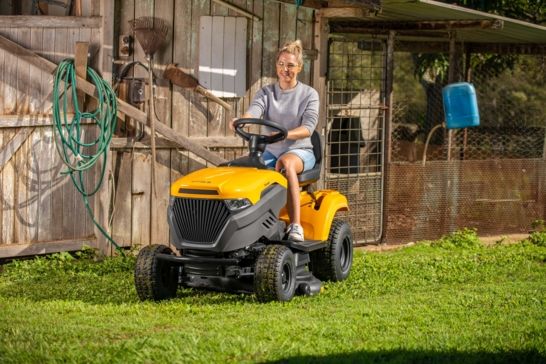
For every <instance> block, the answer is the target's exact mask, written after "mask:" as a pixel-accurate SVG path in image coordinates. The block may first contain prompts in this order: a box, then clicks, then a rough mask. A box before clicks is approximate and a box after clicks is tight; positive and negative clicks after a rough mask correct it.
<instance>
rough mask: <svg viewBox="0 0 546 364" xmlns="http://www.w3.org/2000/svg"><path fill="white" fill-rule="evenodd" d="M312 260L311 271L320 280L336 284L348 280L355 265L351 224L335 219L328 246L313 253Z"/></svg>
mask: <svg viewBox="0 0 546 364" xmlns="http://www.w3.org/2000/svg"><path fill="white" fill-rule="evenodd" d="M310 258H311V264H310V269H311V271H312V272H313V275H314V276H315V277H317V278H318V279H320V280H323V281H334V282H337V281H342V280H344V279H346V278H347V277H348V276H349V273H350V272H351V267H352V265H353V236H352V233H351V227H350V226H349V224H348V223H347V222H345V221H343V220H337V219H334V221H333V222H332V227H331V228H330V235H329V236H328V243H327V246H326V247H325V248H324V249H321V250H317V251H314V252H312V253H311V254H310Z"/></svg>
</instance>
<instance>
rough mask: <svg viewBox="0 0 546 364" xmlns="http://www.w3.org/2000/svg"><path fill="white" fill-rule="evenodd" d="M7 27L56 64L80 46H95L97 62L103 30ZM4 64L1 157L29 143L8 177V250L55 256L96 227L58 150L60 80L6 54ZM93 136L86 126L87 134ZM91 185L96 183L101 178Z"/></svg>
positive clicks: (3, 175) (1, 199)
mask: <svg viewBox="0 0 546 364" xmlns="http://www.w3.org/2000/svg"><path fill="white" fill-rule="evenodd" d="M7 25H9V24H6V22H2V26H3V27H0V35H2V36H4V37H6V38H8V39H10V40H12V41H14V42H16V43H18V44H20V45H22V46H24V47H26V48H29V49H33V50H34V51H35V52H36V53H38V54H39V55H40V56H42V57H44V58H46V59H48V60H50V61H53V62H55V63H58V62H59V61H60V60H62V59H63V58H66V57H73V52H74V47H75V43H76V42H77V41H85V42H90V44H91V53H92V57H91V59H92V60H96V58H97V57H96V54H97V50H98V49H99V47H100V41H99V36H100V29H99V28H89V27H81V26H79V25H78V24H75V25H71V24H70V22H67V24H66V27H48V26H47V25H44V24H41V25H40V26H33V24H32V23H30V24H28V26H25V27H21V25H18V27H8V26H7ZM0 65H2V66H1V67H0V150H4V152H6V150H5V149H4V147H5V146H7V145H11V144H10V143H12V142H14V141H15V140H17V139H19V138H21V140H24V143H23V144H22V145H21V147H20V148H19V149H18V150H17V152H16V153H15V154H14V155H13V156H11V158H10V159H9V161H8V162H7V164H6V165H5V166H4V168H2V170H0V231H1V234H0V248H10V247H11V246H13V248H14V249H15V247H17V248H16V249H15V250H10V249H8V251H11V252H17V254H20V255H25V249H26V248H27V246H26V245H25V244H29V243H38V244H37V245H35V246H33V247H32V248H31V249H29V250H28V251H29V252H31V253H34V252H43V251H48V248H47V247H45V246H40V245H39V244H41V243H44V244H49V243H51V242H55V244H57V249H63V248H66V247H68V246H75V245H74V244H76V245H78V244H77V243H78V242H82V243H83V242H87V243H88V242H90V239H89V238H90V237H91V236H92V235H93V226H92V222H91V220H90V219H89V218H88V217H87V215H86V212H85V208H84V204H83V201H82V199H81V197H80V195H79V194H78V193H77V192H76V191H75V189H74V187H73V186H72V183H71V181H70V179H69V178H68V177H67V176H66V175H63V174H61V172H62V171H64V169H65V168H64V167H63V165H62V164H61V161H60V159H59V157H58V156H57V152H56V150H55V145H54V141H53V131H52V127H51V125H52V120H51V100H50V98H51V95H50V92H51V90H52V81H53V77H52V75H50V74H48V73H47V72H43V71H42V70H40V69H39V68H36V67H34V66H32V65H30V64H29V63H27V62H25V61H24V60H22V59H20V58H18V57H17V56H15V55H13V54H10V53H8V52H5V51H3V50H0ZM92 132H93V131H92V129H89V127H85V130H84V133H87V134H89V133H92ZM88 178H89V179H90V180H93V179H94V178H95V173H94V172H92V173H91V174H89V176H88ZM21 244H22V245H21ZM80 245H81V244H80ZM28 248H30V247H28ZM0 254H1V253H0Z"/></svg>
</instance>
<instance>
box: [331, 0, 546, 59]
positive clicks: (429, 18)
mask: <svg viewBox="0 0 546 364" xmlns="http://www.w3.org/2000/svg"><path fill="white" fill-rule="evenodd" d="M353 3H354V2H353ZM339 13H340V14H341V12H339ZM356 14H358V13H356ZM329 26H330V33H331V34H337V35H344V36H349V37H355V38H367V37H376V38H381V37H386V36H387V34H388V33H389V32H391V31H394V32H396V39H397V41H402V42H421V43H425V42H428V43H434V44H439V45H441V44H442V43H446V44H447V43H449V41H450V39H451V38H452V37H455V40H456V41H457V42H461V43H466V44H468V45H469V46H471V47H472V46H473V47H479V46H480V45H481V46H485V47H492V46H493V45H494V46H495V47H497V48H499V49H501V48H510V47H513V46H515V45H518V46H519V47H518V48H522V46H523V48H524V49H525V47H527V49H529V50H531V49H533V51H529V52H525V51H523V53H537V50H538V51H540V50H542V51H541V52H540V53H546V27H543V26H540V25H536V24H532V23H527V22H524V21H520V20H516V19H511V18H506V17H503V16H499V15H494V14H489V13H485V12H481V11H477V10H472V9H467V8H463V7H460V6H455V5H451V4H446V3H442V2H438V1H433V0H383V1H382V2H381V9H380V10H379V11H374V10H373V9H370V10H368V11H365V12H364V14H363V16H358V17H354V15H349V16H348V17H340V16H337V17H336V16H334V17H330V19H329ZM520 52H521V50H520Z"/></svg>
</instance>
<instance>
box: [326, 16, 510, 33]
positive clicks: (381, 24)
mask: <svg viewBox="0 0 546 364" xmlns="http://www.w3.org/2000/svg"><path fill="white" fill-rule="evenodd" d="M335 25H336V26H337V27H344V26H346V27H350V28H352V29H360V31H361V32H363V33H366V32H373V31H386V32H388V31H390V30H394V31H396V32H401V31H415V30H422V31H428V30H431V31H435V30H436V31H437V30H457V29H502V28H503V26H504V23H503V21H502V20H498V19H495V20H489V19H482V20H439V21H359V22H350V23H341V22H339V23H338V24H335Z"/></svg>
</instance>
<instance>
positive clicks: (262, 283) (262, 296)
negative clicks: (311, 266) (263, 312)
mask: <svg viewBox="0 0 546 364" xmlns="http://www.w3.org/2000/svg"><path fill="white" fill-rule="evenodd" d="M295 291H296V260H295V258H294V253H292V251H291V250H290V249H289V248H287V247H286V246H284V245H268V246H267V247H266V248H265V250H264V251H263V252H262V253H261V254H260V256H259V257H258V259H257V260H256V269H255V274H254V292H255V293H256V298H258V301H260V302H269V301H275V300H277V301H290V300H291V299H292V297H294V293H295Z"/></svg>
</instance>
